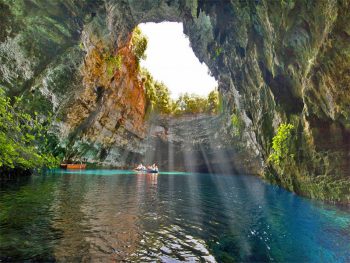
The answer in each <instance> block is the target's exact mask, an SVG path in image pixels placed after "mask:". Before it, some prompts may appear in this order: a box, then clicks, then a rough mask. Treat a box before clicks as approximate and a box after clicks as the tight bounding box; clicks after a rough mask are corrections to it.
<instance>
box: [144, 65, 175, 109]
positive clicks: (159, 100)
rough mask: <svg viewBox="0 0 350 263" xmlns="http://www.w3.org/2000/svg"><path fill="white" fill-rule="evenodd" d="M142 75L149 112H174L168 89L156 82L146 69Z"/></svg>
mask: <svg viewBox="0 0 350 263" xmlns="http://www.w3.org/2000/svg"><path fill="white" fill-rule="evenodd" d="M141 75H142V78H143V81H144V86H145V91H146V100H147V108H148V110H150V111H155V112H158V113H162V114H170V113H171V112H172V100H171V98H170V92H169V89H168V87H167V86H166V85H165V84H164V83H162V82H158V81H155V80H154V79H153V77H152V75H151V74H150V73H149V72H148V71H147V70H145V69H143V70H142V71H141Z"/></svg>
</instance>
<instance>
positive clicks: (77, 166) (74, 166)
mask: <svg viewBox="0 0 350 263" xmlns="http://www.w3.org/2000/svg"><path fill="white" fill-rule="evenodd" d="M61 168H63V169H77V170H83V169H85V168H86V164H83V163H62V164H61Z"/></svg>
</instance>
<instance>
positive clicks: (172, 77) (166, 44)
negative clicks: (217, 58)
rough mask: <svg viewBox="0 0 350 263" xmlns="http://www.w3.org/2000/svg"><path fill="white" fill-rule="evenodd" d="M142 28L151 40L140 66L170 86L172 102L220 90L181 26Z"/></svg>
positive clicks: (143, 25)
mask: <svg viewBox="0 0 350 263" xmlns="http://www.w3.org/2000/svg"><path fill="white" fill-rule="evenodd" d="M139 27H140V28H141V30H142V32H143V33H144V34H145V35H146V36H147V37H148V47H147V50H146V55H147V58H146V60H143V61H141V66H142V67H145V68H146V69H148V71H149V72H151V74H152V75H153V77H154V78H155V79H156V80H158V81H163V82H164V83H165V84H166V85H167V87H168V88H169V90H170V92H171V97H172V98H173V99H176V98H178V97H179V95H180V94H183V93H185V92H187V93H194V94H198V95H201V96H207V95H208V94H209V92H210V91H212V90H214V89H215V88H216V87H217V86H218V83H217V81H216V80H215V78H214V77H212V76H210V75H209V73H208V72H209V69H208V67H207V65H205V64H204V63H200V62H199V60H198V58H197V57H196V56H195V54H194V53H193V50H192V48H191V47H190V42H189V39H188V38H187V37H186V36H185V35H184V33H183V25H182V23H175V22H162V23H144V24H140V25H139Z"/></svg>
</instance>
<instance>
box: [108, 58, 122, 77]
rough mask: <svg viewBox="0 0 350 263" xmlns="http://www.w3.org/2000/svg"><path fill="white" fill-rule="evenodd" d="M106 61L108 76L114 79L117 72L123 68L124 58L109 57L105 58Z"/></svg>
mask: <svg viewBox="0 0 350 263" xmlns="http://www.w3.org/2000/svg"><path fill="white" fill-rule="evenodd" d="M105 61H106V63H107V74H108V76H110V77H112V76H113V73H114V71H115V70H119V69H120V67H121V66H122V56H121V55H116V56H107V57H106V58H105Z"/></svg>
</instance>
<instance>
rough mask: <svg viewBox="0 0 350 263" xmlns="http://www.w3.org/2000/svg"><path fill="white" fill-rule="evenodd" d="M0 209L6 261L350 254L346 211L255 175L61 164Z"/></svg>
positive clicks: (21, 185) (317, 258)
mask: <svg viewBox="0 0 350 263" xmlns="http://www.w3.org/2000/svg"><path fill="white" fill-rule="evenodd" d="M0 209H1V210H0V261H1V259H2V260H5V261H6V260H19V261H21V260H32V261H38V260H41V261H68V262H75V261H96V260H101V261H121V260H125V261H126V262H151V261H152V262H154V261H160V262H179V261H192V262H196V261H199V262H235V261H238V262H241V261H245V262H247V261H248V262H268V261H276V262H286V261H288V262H350V211H349V210H346V209H339V208H337V207H335V206H331V205H326V204H323V203H321V202H316V201H311V200H308V199H304V198H301V197H299V196H296V195H295V194H292V193H289V192H287V191H285V190H283V189H282V188H280V187H277V186H272V185H269V184H267V183H264V182H263V181H261V180H260V179H259V178H256V177H253V176H244V175H240V176H228V175H212V174H191V173H162V174H159V175H158V176H157V175H154V174H153V175H151V174H149V175H144V174H135V173H133V172H131V171H118V170H86V171H81V172H79V171H78V172H69V171H61V170H57V171H55V172H51V173H48V174H44V175H40V176H31V177H29V178H22V179H19V180H17V181H16V182H11V183H7V184H2V185H1V187H0Z"/></svg>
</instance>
